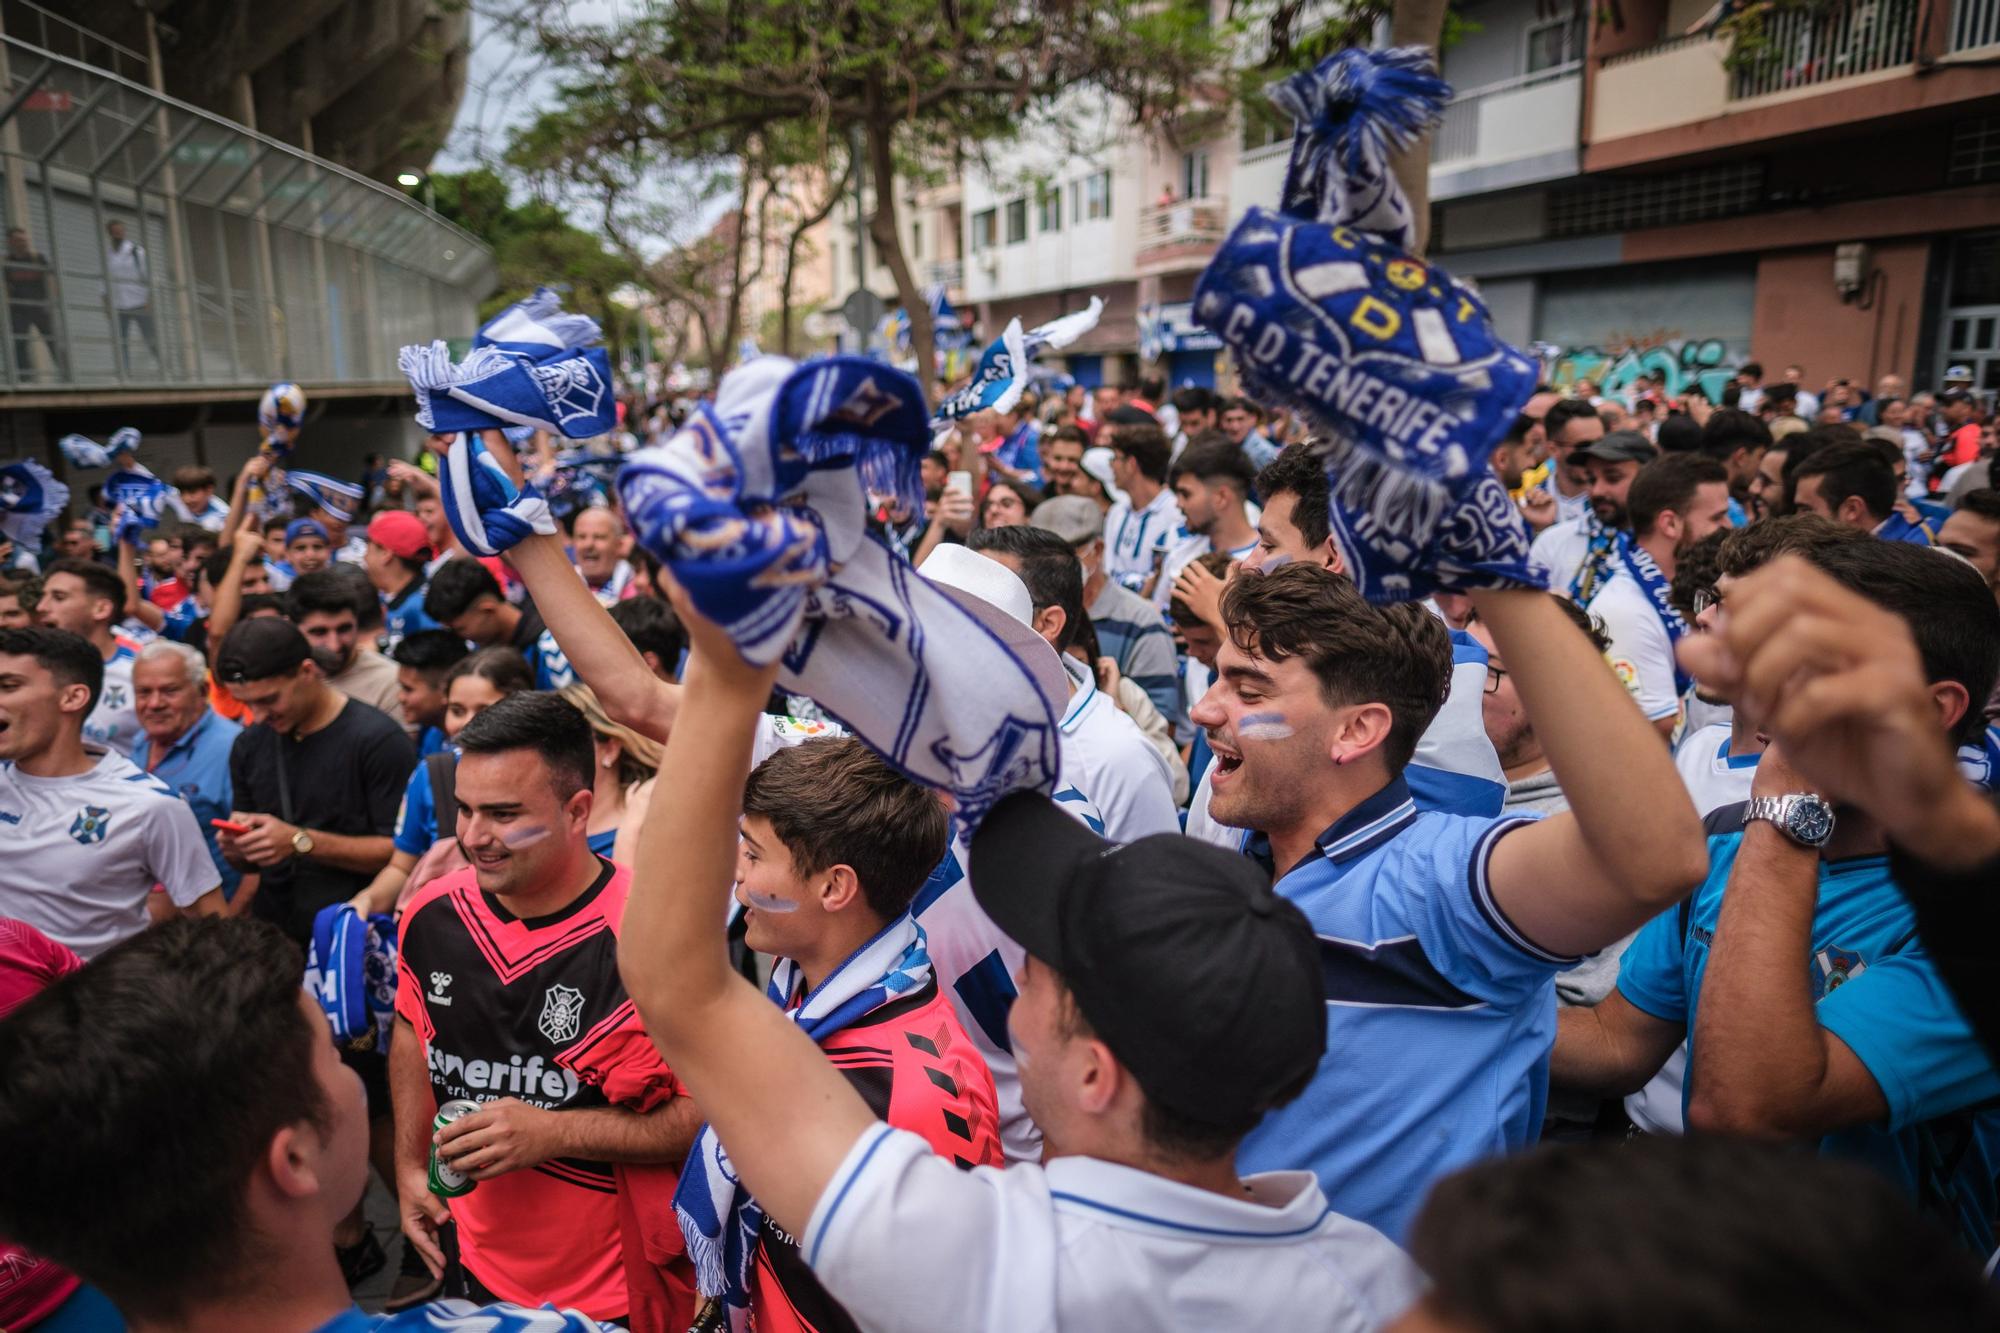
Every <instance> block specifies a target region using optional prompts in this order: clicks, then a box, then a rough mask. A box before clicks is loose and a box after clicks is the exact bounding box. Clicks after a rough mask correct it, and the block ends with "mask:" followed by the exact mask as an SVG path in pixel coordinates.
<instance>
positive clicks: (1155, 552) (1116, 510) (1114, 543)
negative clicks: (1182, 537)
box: [1104, 487, 1181, 592]
mask: <svg viewBox="0 0 2000 1333" xmlns="http://www.w3.org/2000/svg"><path fill="white" fill-rule="evenodd" d="M1180 530H1181V507H1180V503H1179V501H1177V500H1175V499H1174V493H1173V492H1172V491H1170V490H1168V489H1166V488H1165V487H1161V488H1160V493H1159V494H1158V495H1155V496H1154V497H1153V498H1152V499H1151V500H1148V501H1147V502H1146V507H1145V508H1144V509H1134V508H1132V502H1131V501H1130V500H1119V501H1116V502H1115V503H1113V504H1112V506H1111V511H1110V512H1109V513H1107V514H1106V515H1105V516H1104V573H1105V576H1106V577H1107V578H1112V579H1116V580H1117V581H1118V582H1120V583H1122V584H1124V585H1125V586H1126V587H1128V588H1130V589H1131V590H1132V591H1134V592H1138V591H1139V590H1140V589H1141V588H1143V587H1145V586H1146V580H1147V579H1149V578H1151V577H1153V568H1154V565H1153V561H1154V560H1155V559H1156V558H1159V559H1164V558H1165V555H1166V551H1167V548H1168V547H1169V546H1170V545H1172V543H1173V541H1174V536H1175V534H1176V533H1178V532H1179V531H1180Z"/></svg>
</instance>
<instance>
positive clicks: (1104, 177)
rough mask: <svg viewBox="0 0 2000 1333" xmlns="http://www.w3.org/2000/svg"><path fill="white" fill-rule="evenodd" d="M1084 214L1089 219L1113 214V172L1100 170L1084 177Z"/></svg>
mask: <svg viewBox="0 0 2000 1333" xmlns="http://www.w3.org/2000/svg"><path fill="white" fill-rule="evenodd" d="M1083 215H1084V217H1085V218H1087V219H1091V220H1093V221H1094V220H1095V219H1098V218H1108V217H1110V216H1111V173H1110V172H1108V171H1100V172H1098V173H1096V174H1095V175H1091V176H1085V177H1084V178H1083Z"/></svg>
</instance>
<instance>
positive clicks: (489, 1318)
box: [313, 1301, 623, 1333]
mask: <svg viewBox="0 0 2000 1333" xmlns="http://www.w3.org/2000/svg"><path fill="white" fill-rule="evenodd" d="M622 1327H623V1325H620V1324H603V1323H599V1322H598V1321H597V1320H595V1319H592V1318H591V1317H590V1316H588V1315H584V1314H579V1313H577V1312H576V1311H575V1310H558V1309H556V1308H555V1307H554V1306H553V1305H542V1306H533V1307H531V1306H526V1305H509V1304H507V1303H506V1302H504V1301H503V1302H500V1303H498V1304H494V1305H474V1304H472V1303H471V1302H470V1301H432V1302H431V1303H430V1304H428V1305H419V1306H417V1307H416V1308H415V1309H413V1310H404V1311H403V1312H402V1313H400V1314H366V1313H364V1312H363V1311H362V1310H361V1308H360V1307H359V1306H355V1307H354V1308H352V1309H349V1310H346V1311H343V1312H342V1313H340V1314H337V1315H335V1316H334V1317H333V1318H332V1319H330V1320H328V1321H327V1322H326V1323H324V1324H321V1325H320V1326H319V1327H318V1328H316V1329H314V1330H313V1333H619V1330H620V1329H621V1328H622Z"/></svg>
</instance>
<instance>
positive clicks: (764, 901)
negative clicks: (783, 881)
mask: <svg viewBox="0 0 2000 1333" xmlns="http://www.w3.org/2000/svg"><path fill="white" fill-rule="evenodd" d="M743 900H744V901H745V902H747V903H749V904H750V906H752V907H754V908H756V909H757V910H758V911H760V912H773V913H779V914H782V913H785V912H796V911H798V910H799V905H798V904H797V903H795V902H790V901H787V900H786V899H784V898H774V897H772V896H771V895H770V894H768V893H759V892H758V891H757V890H755V889H745V890H743Z"/></svg>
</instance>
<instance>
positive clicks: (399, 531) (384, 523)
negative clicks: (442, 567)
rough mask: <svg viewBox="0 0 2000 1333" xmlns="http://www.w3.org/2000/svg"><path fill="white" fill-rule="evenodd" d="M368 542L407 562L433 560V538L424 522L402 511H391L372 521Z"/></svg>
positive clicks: (376, 516) (369, 526)
mask: <svg viewBox="0 0 2000 1333" xmlns="http://www.w3.org/2000/svg"><path fill="white" fill-rule="evenodd" d="M368 540H369V541H371V542H375V543H377V544H379V545H381V546H383V547H385V548H386V549H387V550H388V552H389V554H391V555H399V556H401V557H402V558H403V559H405V560H428V559H430V558H431V536H430V533H428V532H426V531H425V530H424V524H423V520H422V519H420V518H418V517H417V516H416V515H415V514H411V513H406V512H405V511H403V510H401V509H391V510H388V511H387V512H385V513H380V514H377V515H375V517H374V518H372V519H370V520H369V521H368Z"/></svg>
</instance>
